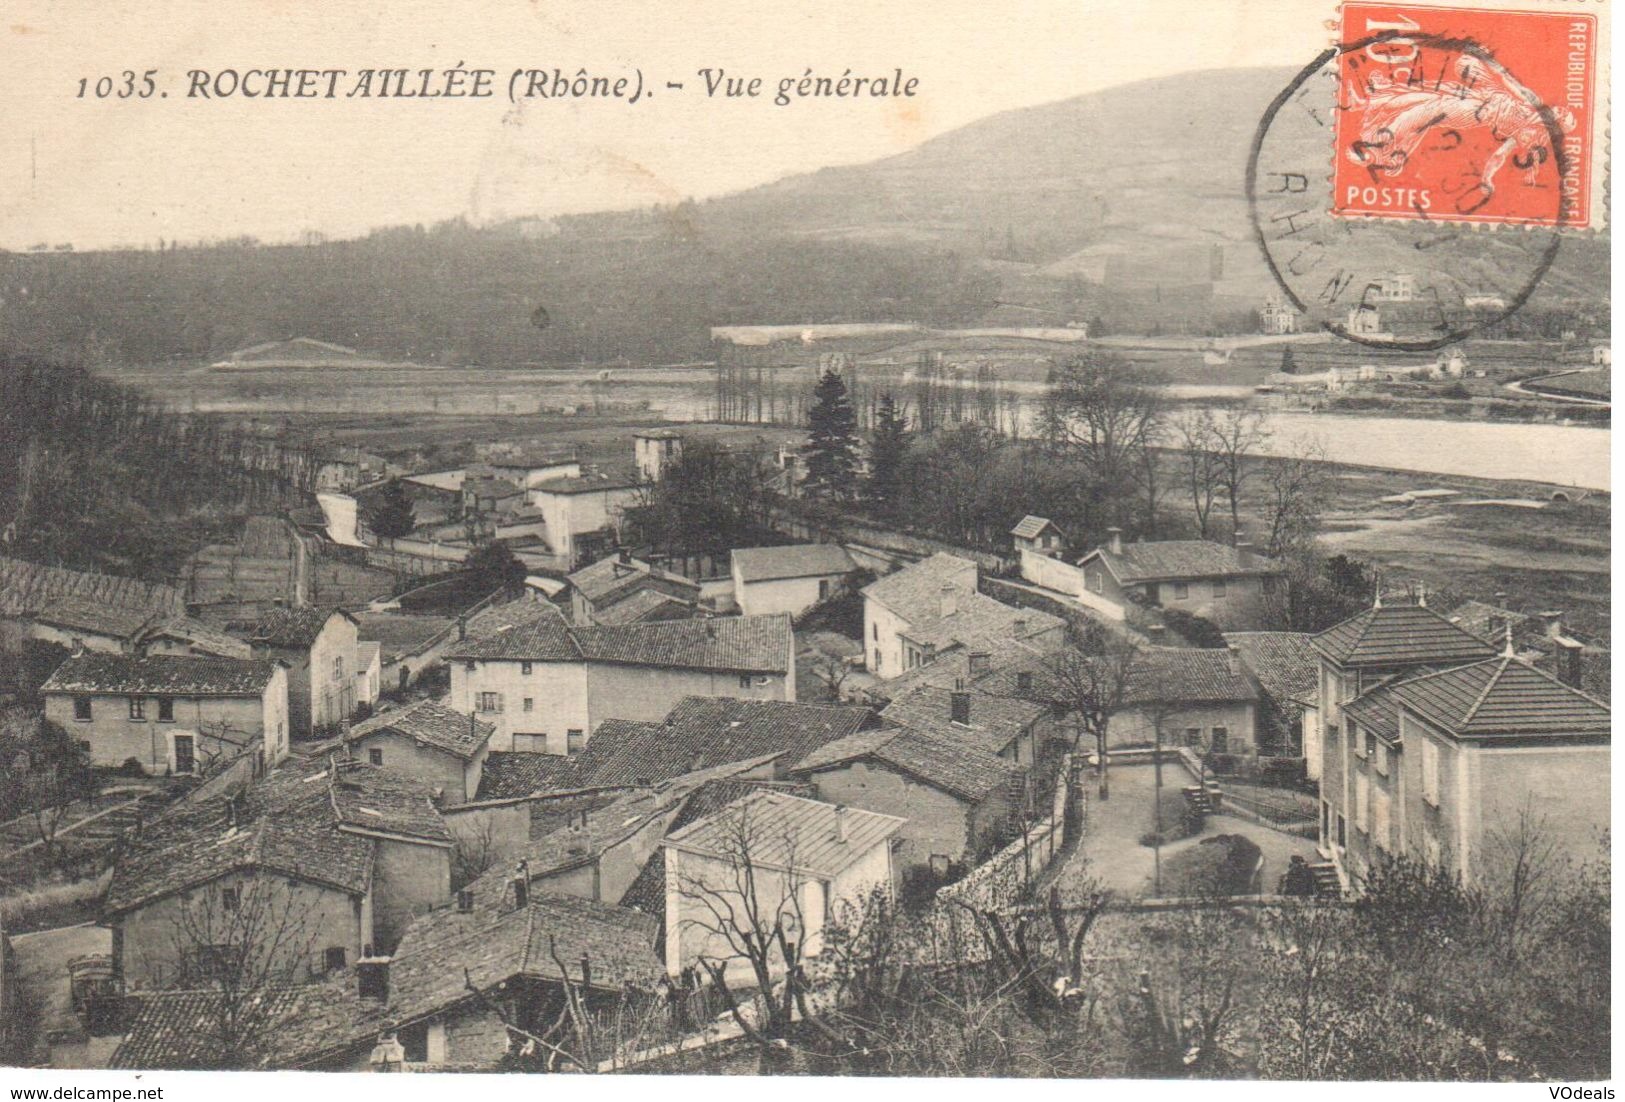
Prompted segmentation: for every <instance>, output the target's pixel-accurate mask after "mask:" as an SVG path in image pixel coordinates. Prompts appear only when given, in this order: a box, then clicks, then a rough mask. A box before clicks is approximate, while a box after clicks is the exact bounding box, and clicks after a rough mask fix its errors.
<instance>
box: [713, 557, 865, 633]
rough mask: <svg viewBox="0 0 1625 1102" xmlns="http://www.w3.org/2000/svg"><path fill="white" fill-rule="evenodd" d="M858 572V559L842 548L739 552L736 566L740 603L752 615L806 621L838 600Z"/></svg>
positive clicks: (733, 561) (736, 591)
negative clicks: (811, 612) (809, 614)
mask: <svg viewBox="0 0 1625 1102" xmlns="http://www.w3.org/2000/svg"><path fill="white" fill-rule="evenodd" d="M853 569H854V567H853V565H852V556H851V555H848V554H847V553H846V548H844V547H842V546H841V545H840V544H836V543H807V544H795V545H791V546H788V547H742V548H737V549H735V551H734V552H733V554H732V556H731V564H730V570H731V572H732V574H733V583H734V602H735V603H736V604H737V605H738V606H739V611H740V612H742V613H744V614H745V615H747V616H754V615H765V614H767V613H772V612H784V613H788V614H789V615H790V616H793V617H794V616H800V615H801V614H802V613H803V612H806V611H807V610H808V609H810V608H812V607H813V606H814V605H817V604H820V603H822V602H824V601H827V600H829V599H830V598H832V597H835V596H838V595H839V594H840V593H841V592H842V591H843V590H844V589H845V587H846V583H847V579H848V578H849V577H850V575H851V574H852V571H853Z"/></svg>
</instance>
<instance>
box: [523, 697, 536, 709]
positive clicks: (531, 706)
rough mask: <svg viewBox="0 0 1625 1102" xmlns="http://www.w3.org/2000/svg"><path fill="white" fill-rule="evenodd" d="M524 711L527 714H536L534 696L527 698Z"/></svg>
mask: <svg viewBox="0 0 1625 1102" xmlns="http://www.w3.org/2000/svg"><path fill="white" fill-rule="evenodd" d="M524 709H525V711H527V712H534V711H535V710H536V698H535V697H533V696H527V697H526V698H525V703H524Z"/></svg>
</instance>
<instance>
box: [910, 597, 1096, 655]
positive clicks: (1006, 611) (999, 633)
mask: <svg viewBox="0 0 1625 1102" xmlns="http://www.w3.org/2000/svg"><path fill="white" fill-rule="evenodd" d="M937 600H938V604H937V606H936V607H935V608H934V609H922V610H920V614H919V615H918V616H917V618H916V619H914V620H911V621H910V622H909V625H908V627H907V628H905V629H904V630H903V632H902V634H903V635H904V636H906V637H907V638H908V639H909V640H911V641H912V642H915V643H919V644H920V645H921V646H928V647H934V648H936V649H937V650H939V651H940V650H947V649H949V648H952V647H955V646H964V647H977V648H982V649H986V648H990V647H993V646H996V645H998V644H1000V643H1007V642H1009V641H1011V640H1020V639H1027V638H1030V637H1032V636H1034V635H1039V634H1043V633H1045V632H1048V631H1054V630H1057V629H1060V628H1062V627H1064V626H1065V623H1064V621H1062V620H1061V618H1060V617H1058V616H1051V615H1050V614H1049V613H1047V612H1040V611H1038V610H1037V609H1031V608H1016V607H1015V606H1014V605H1007V604H1005V603H1004V602H1003V601H999V600H995V599H994V598H992V597H989V596H988V595H987V594H985V593H960V594H957V595H956V596H955V598H954V609H953V611H952V612H949V613H947V614H946V615H943V614H942V613H941V612H940V608H941V604H940V602H941V595H940V594H939V595H938V598H937Z"/></svg>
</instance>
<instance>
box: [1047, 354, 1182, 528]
mask: <svg viewBox="0 0 1625 1102" xmlns="http://www.w3.org/2000/svg"><path fill="white" fill-rule="evenodd" d="M1155 381H1156V380H1155V379H1153V378H1152V377H1151V376H1150V375H1148V374H1147V373H1146V372H1144V371H1142V370H1140V369H1138V368H1136V367H1135V366H1134V365H1133V364H1131V363H1129V362H1128V361H1127V360H1125V359H1123V358H1122V357H1121V356H1118V355H1116V354H1114V353H1110V352H1104V351H1100V350H1092V351H1090V352H1089V353H1087V354H1085V355H1084V356H1081V357H1079V358H1077V359H1075V360H1072V361H1071V362H1069V363H1067V364H1064V365H1062V366H1060V367H1058V368H1056V369H1054V370H1053V371H1052V372H1051V373H1050V378H1049V388H1048V392H1047V393H1046V395H1045V397H1044V404H1043V406H1042V408H1041V409H1040V413H1039V431H1040V435H1041V436H1042V437H1043V439H1044V440H1045V441H1046V442H1047V443H1048V444H1049V446H1050V447H1051V448H1053V449H1055V450H1057V451H1060V452H1062V453H1066V454H1070V455H1072V456H1074V457H1075V458H1077V459H1078V460H1079V461H1080V462H1081V463H1082V465H1083V467H1084V469H1085V470H1086V471H1087V473H1088V476H1089V479H1090V481H1091V483H1092V484H1093V485H1094V486H1095V487H1096V488H1097V489H1098V491H1099V492H1100V493H1102V494H1104V495H1113V494H1120V493H1121V492H1122V489H1123V487H1127V486H1132V485H1133V484H1134V481H1135V478H1136V477H1137V476H1138V475H1139V474H1140V473H1141V472H1142V458H1143V454H1144V451H1145V449H1146V447H1147V446H1149V445H1150V444H1151V442H1152V441H1153V440H1154V439H1155V437H1156V435H1157V429H1158V427H1159V426H1160V424H1161V423H1162V419H1163V416H1164V404H1163V398H1162V393H1161V391H1160V390H1159V389H1158V388H1157V387H1156V386H1154V385H1152V384H1153V383H1154V382H1155ZM1100 504H1101V505H1102V507H1103V509H1104V511H1105V515H1106V517H1107V518H1108V522H1109V523H1122V522H1124V521H1126V520H1127V519H1128V510H1127V508H1126V505H1127V503H1125V502H1124V501H1122V500H1121V499H1117V498H1108V499H1107V500H1103V501H1102V502H1101V503H1100Z"/></svg>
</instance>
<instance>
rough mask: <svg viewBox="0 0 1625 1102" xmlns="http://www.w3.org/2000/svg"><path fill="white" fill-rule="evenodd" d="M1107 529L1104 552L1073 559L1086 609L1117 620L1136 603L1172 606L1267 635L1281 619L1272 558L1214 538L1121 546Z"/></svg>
mask: <svg viewBox="0 0 1625 1102" xmlns="http://www.w3.org/2000/svg"><path fill="white" fill-rule="evenodd" d="M1110 532H1111V538H1110V540H1109V541H1108V542H1107V544H1106V545H1105V546H1104V547H1097V548H1095V549H1094V550H1093V551H1090V552H1089V553H1088V554H1086V555H1084V556H1083V558H1081V559H1079V560H1078V567H1079V569H1080V570H1081V571H1082V573H1083V587H1082V590H1081V591H1080V592H1078V593H1077V594H1076V596H1077V598H1078V600H1080V601H1082V602H1083V603H1084V604H1086V605H1089V606H1091V607H1094V608H1098V609H1099V610H1100V611H1103V612H1105V613H1107V614H1108V615H1110V616H1112V617H1113V618H1114V619H1118V620H1121V619H1123V618H1124V616H1125V614H1126V611H1127V607H1128V605H1130V604H1131V603H1135V602H1138V603H1141V604H1144V605H1148V606H1155V607H1159V608H1166V609H1176V610H1178V611H1180V612H1187V613H1190V614H1191V615H1193V616H1201V617H1203V618H1204V619H1207V620H1211V621H1213V622H1214V623H1215V624H1217V625H1218V626H1219V627H1221V628H1224V629H1225V630H1227V631H1254V630H1265V629H1269V628H1272V627H1274V626H1275V624H1276V622H1277V621H1278V620H1279V619H1280V616H1281V609H1282V607H1284V601H1285V597H1286V574H1285V571H1284V570H1283V569H1282V568H1281V567H1280V565H1279V564H1277V563H1276V562H1274V561H1273V560H1271V559H1268V558H1265V557H1264V556H1262V555H1258V554H1255V553H1254V552H1252V551H1250V550H1248V549H1246V548H1244V547H1230V546H1228V545H1227V544H1222V543H1215V542H1213V541H1212V540H1160V541H1156V542H1149V543H1127V544H1126V543H1124V542H1123V537H1122V533H1121V532H1120V531H1118V530H1117V529H1111V530H1110Z"/></svg>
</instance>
